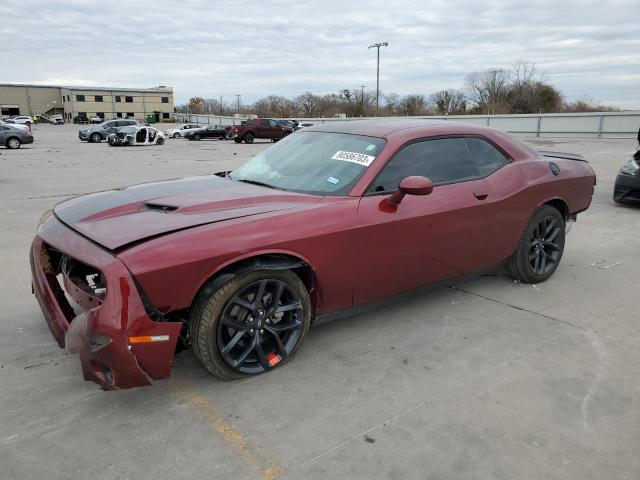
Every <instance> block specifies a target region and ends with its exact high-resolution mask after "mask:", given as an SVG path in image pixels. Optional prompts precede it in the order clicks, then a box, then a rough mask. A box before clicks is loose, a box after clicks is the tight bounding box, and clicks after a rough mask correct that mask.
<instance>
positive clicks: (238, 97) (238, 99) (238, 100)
mask: <svg viewBox="0 0 640 480" xmlns="http://www.w3.org/2000/svg"><path fill="white" fill-rule="evenodd" d="M241 97H242V95H240V94H236V100H237V105H238V113H240V98H241Z"/></svg>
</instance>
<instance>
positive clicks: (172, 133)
mask: <svg viewBox="0 0 640 480" xmlns="http://www.w3.org/2000/svg"><path fill="white" fill-rule="evenodd" d="M201 128H204V127H203V126H202V125H198V124H197V123H185V124H184V125H180V126H178V127H176V128H169V129H167V130H165V131H164V136H165V137H166V138H180V137H184V136H185V135H186V134H187V133H189V132H191V131H193V130H197V129H201Z"/></svg>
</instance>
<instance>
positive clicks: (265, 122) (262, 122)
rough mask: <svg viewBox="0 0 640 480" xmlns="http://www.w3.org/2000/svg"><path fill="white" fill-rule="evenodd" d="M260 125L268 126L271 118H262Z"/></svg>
mask: <svg viewBox="0 0 640 480" xmlns="http://www.w3.org/2000/svg"><path fill="white" fill-rule="evenodd" d="M260 125H261V126H263V127H268V126H269V125H271V122H270V121H269V120H260Z"/></svg>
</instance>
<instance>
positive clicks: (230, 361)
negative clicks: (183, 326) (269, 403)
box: [189, 270, 311, 380]
mask: <svg viewBox="0 0 640 480" xmlns="http://www.w3.org/2000/svg"><path fill="white" fill-rule="evenodd" d="M310 322H311V307H310V303H309V295H308V293H307V290H306V288H305V286H304V284H303V283H302V281H301V280H300V278H299V277H298V276H297V275H296V274H295V273H293V272H292V271H290V270H282V271H273V270H257V271H253V272H248V273H245V274H242V275H239V276H237V277H234V278H233V279H231V280H230V281H229V282H228V283H226V284H224V285H223V286H222V287H220V288H219V289H217V290H216V291H214V292H212V291H211V287H209V288H207V287H205V288H204V289H203V290H202V292H201V294H200V295H199V297H198V299H197V300H196V303H195V304H194V308H193V309H192V315H191V320H190V325H189V332H190V337H191V344H192V348H193V351H194V353H195V355H196V357H197V358H198V360H200V362H201V363H202V364H203V365H204V366H205V367H206V368H207V370H209V372H211V373H212V374H214V375H215V376H217V377H220V378H222V379H226V380H230V379H236V378H242V377H245V376H248V375H255V374H259V373H263V372H266V371H267V370H271V369H273V368H275V367H276V366H280V365H283V364H285V363H286V362H287V361H289V360H290V359H291V358H292V357H293V355H294V354H295V353H296V351H297V350H298V348H299V347H300V345H301V344H302V341H303V340H304V338H305V336H306V334H307V331H308V329H309V325H310Z"/></svg>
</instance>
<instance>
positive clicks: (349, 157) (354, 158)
mask: <svg viewBox="0 0 640 480" xmlns="http://www.w3.org/2000/svg"><path fill="white" fill-rule="evenodd" d="M375 159H376V157H372V156H371V155H365V154H364V153H356V152H343V151H341V150H340V151H337V152H336V153H335V154H334V155H333V157H331V160H342V161H345V162H351V163H357V164H358V165H362V166H365V167H368V166H369V165H371V163H372V162H373V161H374V160H375Z"/></svg>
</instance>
